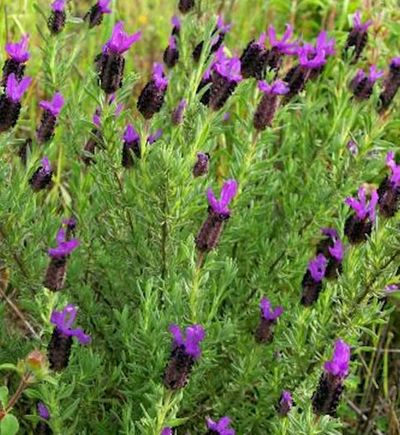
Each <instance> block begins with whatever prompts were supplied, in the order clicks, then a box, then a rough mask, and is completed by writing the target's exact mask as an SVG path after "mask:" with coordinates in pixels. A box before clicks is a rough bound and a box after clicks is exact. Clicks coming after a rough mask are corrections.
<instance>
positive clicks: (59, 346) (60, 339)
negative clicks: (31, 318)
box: [47, 305, 91, 371]
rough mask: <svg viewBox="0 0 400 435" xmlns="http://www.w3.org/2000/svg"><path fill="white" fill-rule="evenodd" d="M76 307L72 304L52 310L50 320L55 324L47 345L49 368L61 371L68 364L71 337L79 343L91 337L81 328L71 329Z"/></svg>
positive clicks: (83, 342) (89, 339)
mask: <svg viewBox="0 0 400 435" xmlns="http://www.w3.org/2000/svg"><path fill="white" fill-rule="evenodd" d="M77 312H78V309H77V307H75V306H74V305H67V306H66V307H65V308H64V309H63V310H62V311H53V312H52V314H51V317H50V322H51V323H52V324H53V325H54V326H55V328H54V330H53V335H52V336H51V340H50V342H49V345H48V347H47V355H48V359H49V362H50V368H51V369H53V370H55V371H61V370H63V369H65V368H66V367H67V366H68V362H69V357H70V355H71V347H72V337H75V338H76V339H77V340H78V341H79V343H81V344H89V343H90V341H91V338H90V336H89V335H87V334H85V333H84V331H83V329H81V328H75V329H72V325H73V323H74V322H75V318H76V315H77Z"/></svg>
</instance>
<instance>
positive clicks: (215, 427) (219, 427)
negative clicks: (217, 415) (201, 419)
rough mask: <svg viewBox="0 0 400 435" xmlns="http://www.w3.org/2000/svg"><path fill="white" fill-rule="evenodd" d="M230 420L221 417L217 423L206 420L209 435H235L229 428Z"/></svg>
mask: <svg viewBox="0 0 400 435" xmlns="http://www.w3.org/2000/svg"><path fill="white" fill-rule="evenodd" d="M230 424H231V419H230V418H229V417H222V418H221V419H220V420H219V421H214V420H211V418H207V427H208V429H209V432H208V433H209V434H210V435H211V434H217V435H235V434H236V432H235V430H234V429H232V428H230V427H229V426H230Z"/></svg>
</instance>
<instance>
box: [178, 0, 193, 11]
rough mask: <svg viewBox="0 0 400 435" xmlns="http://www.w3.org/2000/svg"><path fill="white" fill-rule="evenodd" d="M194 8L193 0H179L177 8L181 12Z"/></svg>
mask: <svg viewBox="0 0 400 435" xmlns="http://www.w3.org/2000/svg"><path fill="white" fill-rule="evenodd" d="M193 8H194V0H179V3H178V9H179V11H180V12H182V14H187V13H188V12H189V11H191V10H192V9H193Z"/></svg>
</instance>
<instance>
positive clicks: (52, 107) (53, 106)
mask: <svg viewBox="0 0 400 435" xmlns="http://www.w3.org/2000/svg"><path fill="white" fill-rule="evenodd" d="M39 106H40V107H41V108H42V109H45V110H48V111H49V112H50V113H51V114H52V115H53V116H58V115H59V113H60V112H61V109H62V108H63V106H64V97H63V96H62V95H61V93H60V92H57V93H56V94H54V97H53V99H52V100H51V101H41V102H40V103H39Z"/></svg>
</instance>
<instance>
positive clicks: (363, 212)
mask: <svg viewBox="0 0 400 435" xmlns="http://www.w3.org/2000/svg"><path fill="white" fill-rule="evenodd" d="M358 198H359V199H358V200H357V199H355V198H350V197H349V198H346V200H345V203H346V204H347V205H348V206H350V207H351V208H352V209H353V210H354V214H353V215H351V216H349V217H348V218H347V220H346V223H345V228H344V233H345V234H346V236H347V237H348V239H349V241H350V243H352V244H356V243H360V242H362V241H364V240H365V239H366V238H367V236H368V235H370V234H371V231H372V227H373V225H374V223H375V209H376V205H377V203H378V199H379V196H378V193H377V191H376V190H373V191H372V193H371V199H370V201H369V202H367V199H366V190H365V187H360V189H359V190H358Z"/></svg>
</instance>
